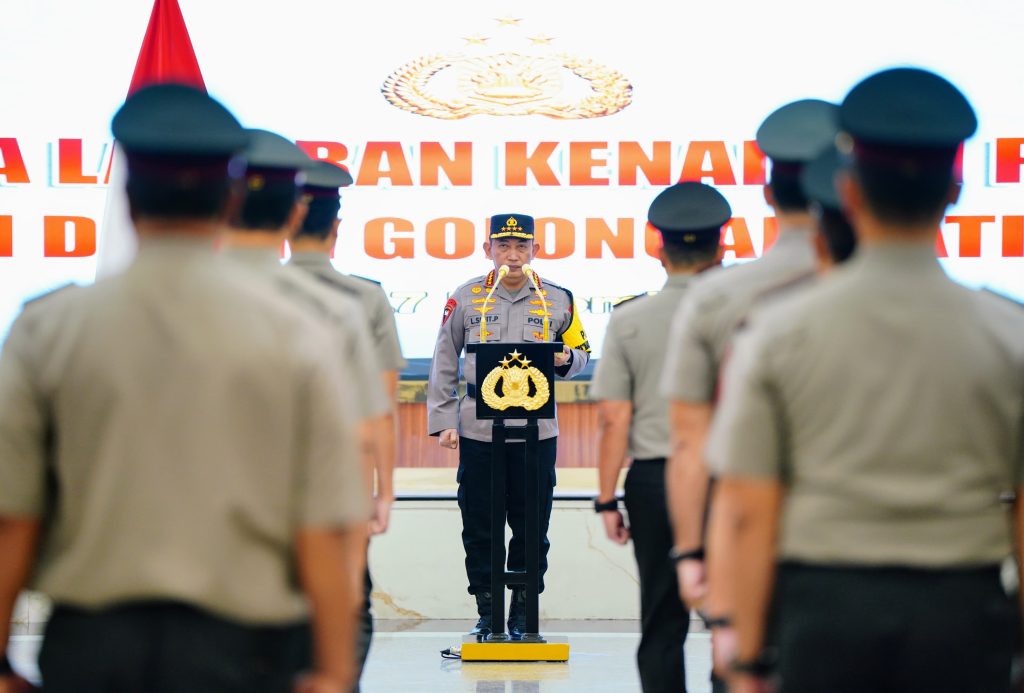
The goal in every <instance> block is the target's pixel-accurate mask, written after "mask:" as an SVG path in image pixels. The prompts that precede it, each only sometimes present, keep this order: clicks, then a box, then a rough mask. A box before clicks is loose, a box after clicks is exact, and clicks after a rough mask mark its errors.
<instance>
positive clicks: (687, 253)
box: [661, 229, 721, 267]
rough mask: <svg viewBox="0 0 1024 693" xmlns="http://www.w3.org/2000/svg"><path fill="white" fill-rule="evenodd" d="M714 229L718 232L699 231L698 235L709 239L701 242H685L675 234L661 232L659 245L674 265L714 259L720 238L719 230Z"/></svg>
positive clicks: (684, 265)
mask: <svg viewBox="0 0 1024 693" xmlns="http://www.w3.org/2000/svg"><path fill="white" fill-rule="evenodd" d="M715 231H717V232H718V233H715V234H707V233H706V232H701V233H700V235H699V237H708V238H710V239H711V240H708V241H705V242H703V243H686V242H684V241H682V240H681V239H679V238H678V236H677V235H675V234H667V233H662V234H661V247H662V248H663V249H664V251H665V257H667V258H668V261H669V262H671V263H672V264H673V265H674V266H676V267H689V266H692V265H699V264H701V263H704V262H709V261H712V260H714V259H715V255H717V254H718V246H719V243H720V240H719V239H720V238H721V236H720V234H721V231H720V230H718V229H715Z"/></svg>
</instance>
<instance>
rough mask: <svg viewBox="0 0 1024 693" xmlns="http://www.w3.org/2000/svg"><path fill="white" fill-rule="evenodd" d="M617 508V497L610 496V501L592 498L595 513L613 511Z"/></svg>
mask: <svg viewBox="0 0 1024 693" xmlns="http://www.w3.org/2000/svg"><path fill="white" fill-rule="evenodd" d="M618 509H619V499H618V498H612V499H611V500H610V501H605V502H603V503H602V502H601V501H600V500H599V499H597V498H595V499H594V512H595V513H608V512H615V511H616V510H618Z"/></svg>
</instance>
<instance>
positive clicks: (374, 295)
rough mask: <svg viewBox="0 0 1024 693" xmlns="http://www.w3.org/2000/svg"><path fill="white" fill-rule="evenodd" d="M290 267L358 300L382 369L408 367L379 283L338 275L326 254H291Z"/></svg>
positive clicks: (392, 315) (390, 310)
mask: <svg viewBox="0 0 1024 693" xmlns="http://www.w3.org/2000/svg"><path fill="white" fill-rule="evenodd" d="M288 264H289V265H294V266H296V267H298V268H300V269H303V270H305V271H307V272H309V273H310V274H312V275H313V276H314V277H316V278H317V279H319V280H320V281H321V282H323V283H324V284H325V285H326V286H329V287H331V288H332V289H336V290H338V291H340V292H342V293H344V294H347V295H349V296H351V297H352V298H354V299H356V301H358V303H359V305H360V306H362V308H363V312H364V313H365V314H366V319H367V320H368V321H369V325H370V339H371V340H372V342H373V347H374V351H375V352H376V353H377V361H378V362H379V363H380V367H381V368H383V369H384V370H386V371H400V370H402V369H403V368H405V359H404V358H402V347H401V346H400V344H399V342H398V327H397V325H395V311H394V310H393V309H392V308H391V302H390V301H389V300H388V296H387V294H386V293H384V289H383V288H381V285H380V284H378V283H376V282H374V281H371V280H369V279H363V278H362V277H355V276H352V275H350V274H343V273H342V272H339V271H338V270H336V269H334V265H332V264H331V258H330V257H328V256H327V255H326V254H324V253H292V257H291V260H290V261H289V262H288Z"/></svg>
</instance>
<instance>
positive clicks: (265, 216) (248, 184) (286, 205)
mask: <svg viewBox="0 0 1024 693" xmlns="http://www.w3.org/2000/svg"><path fill="white" fill-rule="evenodd" d="M250 132H251V134H252V139H251V142H250V145H249V147H248V148H247V150H246V161H247V166H246V172H245V194H244V197H243V199H242V204H241V206H240V208H239V211H238V213H237V214H236V215H235V216H234V218H232V219H231V224H230V228H229V230H228V233H227V234H226V236H225V239H224V253H225V254H226V255H227V256H228V257H229V258H231V259H232V260H235V261H237V262H239V263H241V264H243V265H245V266H246V267H248V268H249V269H252V270H254V271H255V272H256V273H257V274H258V275H259V279H260V280H261V281H266V282H268V283H271V284H273V285H274V286H275V287H276V288H277V289H278V290H279V291H281V292H283V293H284V294H285V295H286V296H287V297H289V298H290V299H292V300H294V301H296V303H297V304H298V305H300V306H301V307H302V308H303V309H306V310H309V311H311V313H312V314H313V315H315V316H316V317H317V318H320V319H322V320H324V321H325V322H326V324H327V325H328V326H329V329H331V330H332V331H334V332H335V333H337V334H338V337H339V339H341V340H342V341H344V342H345V343H346V344H348V345H350V350H349V351H346V352H345V353H343V354H337V355H335V354H332V353H330V352H325V353H324V358H337V356H342V357H343V358H351V356H352V354H353V353H354V354H355V360H354V363H353V364H352V365H354V366H355V368H353V371H354V373H353V377H352V380H351V381H350V382H349V383H346V386H345V387H346V393H347V395H348V396H349V397H352V398H354V399H357V400H358V401H359V406H358V409H357V415H358V416H359V417H360V437H361V440H362V444H363V450H364V458H363V459H364V465H365V469H366V474H367V481H368V484H369V486H368V488H367V494H368V495H372V494H373V492H374V488H373V481H374V471H375V470H378V469H385V470H387V471H388V472H390V470H391V469H392V468H393V467H394V460H393V456H394V444H393V443H394V420H393V418H392V415H391V413H392V406H391V404H390V402H389V401H388V398H387V396H386V394H385V392H384V388H383V384H382V382H381V380H380V379H379V378H378V377H377V376H376V375H375V374H376V373H378V372H379V362H378V361H377V357H376V354H375V353H374V352H373V349H372V347H371V345H370V340H369V331H370V327H369V322H368V321H367V319H366V314H365V313H364V312H363V310H362V306H361V305H360V303H359V301H358V300H356V298H355V297H353V296H351V295H348V294H344V293H340V292H337V291H334V290H332V289H330V288H328V287H327V286H326V285H325V284H324V283H323V282H321V281H319V280H317V279H315V278H314V277H312V276H310V275H309V274H308V273H307V272H305V271H303V270H300V269H298V268H297V267H294V266H285V265H282V264H281V261H280V253H281V249H282V248H283V246H284V243H285V242H286V241H289V240H291V239H292V238H293V237H294V235H295V232H296V231H297V230H298V228H299V225H300V224H301V223H302V219H303V217H304V216H305V214H306V203H305V202H304V201H303V200H302V199H300V197H301V195H300V191H301V188H300V181H301V180H304V171H306V170H307V169H309V168H310V167H311V166H312V165H313V163H314V162H313V161H311V160H310V159H309V157H307V156H306V155H305V154H304V153H303V152H302V150H300V149H299V148H298V147H297V146H295V144H293V143H292V142H290V141H288V140H287V139H285V138H284V137H282V136H280V135H278V134H276V133H272V132H267V131H266V130H252V131H250ZM390 480H391V479H390V473H388V474H386V475H385V478H384V484H385V486H386V487H387V488H385V489H384V490H385V491H386V492H387V493H388V494H389V497H393V495H394V492H393V490H392V489H391V488H390ZM378 507H379V506H378ZM385 507H390V501H389V502H388V504H387V505H386V506H385ZM368 519H369V516H368ZM385 522H386V514H385ZM365 561H366V553H365V550H364V552H363V556H362V557H361V560H360V565H362V566H363V568H362V569H361V573H362V578H361V579H360V580H359V583H360V591H361V592H362V593H363V595H364V598H363V600H362V609H361V619H360V633H359V640H358V642H357V646H356V661H357V685H356V688H355V689H354V690H358V678H359V677H360V676H361V674H362V669H363V665H364V664H365V662H366V657H367V655H368V653H369V648H370V640H371V638H372V634H373V629H372V620H371V616H370V598H369V594H370V582H369V572H368V570H366V569H365Z"/></svg>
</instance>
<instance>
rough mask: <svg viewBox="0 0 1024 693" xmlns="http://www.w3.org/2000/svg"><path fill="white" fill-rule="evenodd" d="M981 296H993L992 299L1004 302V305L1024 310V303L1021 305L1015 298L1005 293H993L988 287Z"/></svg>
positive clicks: (982, 291)
mask: <svg viewBox="0 0 1024 693" xmlns="http://www.w3.org/2000/svg"><path fill="white" fill-rule="evenodd" d="M981 294H982V295H983V296H991V297H992V298H996V299H999V300H1001V301H1003V302H1004V303H1006V304H1008V305H1010V306H1012V307H1016V308H1021V309H1024V303H1021V302H1020V301H1018V300H1017V299H1016V298H1014V297H1013V296H1008V295H1006V294H1004V293H1001V292H999V291H993V290H992V289H990V288H988V287H985V288H984V289H982V290H981Z"/></svg>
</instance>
